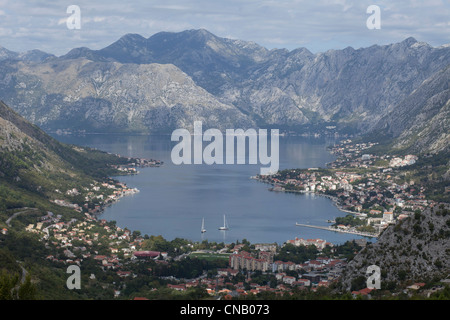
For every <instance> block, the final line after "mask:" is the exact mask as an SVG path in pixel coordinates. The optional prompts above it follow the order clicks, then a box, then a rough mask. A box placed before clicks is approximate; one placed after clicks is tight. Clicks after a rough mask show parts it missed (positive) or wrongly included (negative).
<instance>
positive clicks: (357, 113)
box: [0, 30, 450, 153]
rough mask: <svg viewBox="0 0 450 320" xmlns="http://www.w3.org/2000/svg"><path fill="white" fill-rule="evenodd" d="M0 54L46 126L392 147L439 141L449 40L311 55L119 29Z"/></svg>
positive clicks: (3, 90) (437, 147)
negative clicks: (58, 48)
mask: <svg viewBox="0 0 450 320" xmlns="http://www.w3.org/2000/svg"><path fill="white" fill-rule="evenodd" d="M27 56H30V55H23V54H22V55H21V54H17V53H16V54H14V53H11V52H6V51H1V53H0V60H2V61H0V97H1V98H2V99H3V100H4V101H5V102H6V103H7V104H8V105H10V106H12V107H13V108H15V110H17V111H18V112H19V113H20V114H21V115H23V116H25V117H26V118H27V119H28V120H30V121H32V122H33V123H35V124H38V125H39V126H41V127H42V128H44V129H45V130H50V131H56V130H69V131H83V130H84V131H88V132H111V131H114V132H139V133H152V132H170V131H171V130H173V129H174V128H192V125H193V121H194V120H201V121H203V123H204V126H205V127H214V128H219V129H226V128H249V127H276V128H280V129H285V130H291V131H298V132H311V131H317V130H319V131H320V130H324V129H325V128H335V130H336V131H337V132H339V133H353V134H372V133H377V135H381V136H385V137H386V138H395V139H396V140H395V142H394V144H393V147H394V148H398V149H407V150H412V151H416V152H433V153H434V152H440V151H448V149H449V144H448V132H449V130H448V105H449V104H448V101H449V96H448V94H449V81H448V73H449V71H448V67H449V66H450V47H449V46H442V47H437V48H436V47H432V46H430V45H428V44H426V43H423V42H418V41H417V40H415V39H414V38H408V39H405V40H404V41H402V42H399V43H394V44H390V45H383V46H379V45H373V46H371V47H368V48H360V49H354V48H351V47H348V48H345V49H343V50H329V51H326V52H321V53H312V52H310V51H309V50H307V49H306V48H299V49H295V50H292V51H289V50H286V49H272V50H268V49H266V48H264V47H262V46H259V45H258V44H256V43H253V42H247V41H241V40H233V39H226V38H221V37H218V36H215V35H213V34H212V33H210V32H208V31H206V30H187V31H183V32H178V33H170V32H161V33H157V34H155V35H153V36H151V37H149V38H145V37H142V36H140V35H137V34H127V35H125V36H123V37H121V38H120V39H119V40H118V41H116V42H114V43H112V44H111V45H109V46H107V47H105V48H103V49H100V50H91V49H89V48H75V49H72V50H71V51H69V52H68V53H67V54H65V55H63V56H60V57H55V56H52V55H48V54H47V55H46V54H41V55H38V54H36V55H35V56H39V57H40V58H34V59H31V58H25V57H27Z"/></svg>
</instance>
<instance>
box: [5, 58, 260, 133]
mask: <svg viewBox="0 0 450 320" xmlns="http://www.w3.org/2000/svg"><path fill="white" fill-rule="evenodd" d="M0 96H2V97H3V99H4V100H5V102H6V101H7V103H8V104H11V105H15V106H16V110H17V111H18V112H19V113H20V114H21V115H23V116H24V117H26V118H27V119H29V120H31V121H32V122H33V123H36V124H37V125H39V126H40V127H42V128H44V129H47V130H58V129H63V130H65V129H68V130H72V131H74V130H77V131H84V130H86V131H91V132H92V131H93V132H168V131H169V130H173V129H174V128H191V127H192V126H193V123H194V120H200V121H203V122H204V126H205V127H215V128H234V127H235V126H238V127H243V128H245V127H251V126H253V122H252V121H251V119H249V118H248V117H247V116H246V115H244V114H242V113H241V112H240V111H239V110H237V109H236V107H234V106H232V105H226V104H224V103H221V102H219V101H218V100H217V99H216V98H215V97H214V96H213V95H212V94H210V93H208V92H207V91H206V90H204V89H202V88H200V87H199V86H197V85H196V84H195V83H194V82H193V81H192V79H191V78H190V77H189V76H187V75H186V74H185V73H183V72H182V71H180V70H179V69H178V68H177V67H175V66H173V65H169V64H168V65H161V64H122V63H118V62H93V61H90V60H87V59H83V58H80V59H71V60H59V61H54V60H52V61H49V62H46V63H27V62H23V61H4V62H3V63H1V64H0Z"/></svg>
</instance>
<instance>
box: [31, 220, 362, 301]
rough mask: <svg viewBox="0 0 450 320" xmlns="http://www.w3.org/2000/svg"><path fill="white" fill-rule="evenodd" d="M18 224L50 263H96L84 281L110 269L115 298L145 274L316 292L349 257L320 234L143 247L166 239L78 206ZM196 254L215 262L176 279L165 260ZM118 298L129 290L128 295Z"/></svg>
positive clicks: (209, 287)
mask: <svg viewBox="0 0 450 320" xmlns="http://www.w3.org/2000/svg"><path fill="white" fill-rule="evenodd" d="M25 230H26V231H27V232H31V233H35V234H36V235H38V236H39V239H40V241H43V242H44V243H45V245H46V248H47V249H49V250H50V251H51V252H53V254H50V255H48V256H47V257H46V260H48V261H49V262H52V263H54V264H56V265H60V266H70V265H72V264H75V265H78V266H80V267H81V268H82V267H83V265H85V264H86V263H87V262H88V261H93V262H94V263H95V265H96V266H97V267H96V268H95V269H92V268H90V269H89V270H90V274H89V275H86V276H87V277H88V278H89V280H88V281H89V282H90V283H92V282H95V281H96V279H97V278H102V274H108V275H112V276H113V277H112V278H111V279H115V280H116V281H112V282H111V283H109V284H103V286H105V288H110V289H111V290H112V291H111V292H113V294H114V298H117V299H120V298H122V294H121V291H124V288H126V284H127V280H130V281H131V280H133V279H139V278H140V277H144V278H145V277H147V276H148V275H152V276H154V277H155V278H157V279H159V280H160V283H159V284H158V285H155V287H154V288H151V291H157V290H161V289H162V288H166V289H170V290H174V291H177V292H184V291H187V290H189V288H195V287H202V288H203V289H204V290H205V292H206V294H207V295H209V296H214V297H221V298H223V299H232V298H236V297H246V296H248V295H257V294H263V293H273V294H276V295H284V294H287V295H289V294H292V292H294V291H295V290H312V291H316V290H317V289H318V288H320V287H328V286H330V285H331V284H332V283H333V282H334V281H336V279H337V278H338V277H339V275H340V273H341V272H342V270H343V268H344V267H345V265H346V261H347V259H348V256H347V255H346V254H345V253H344V251H342V252H341V251H336V250H335V249H334V246H333V244H331V243H329V242H326V241H325V240H321V239H298V238H296V239H293V240H288V241H286V243H284V244H282V245H281V246H280V245H278V244H254V245H251V244H250V243H248V242H246V241H245V240H244V241H243V243H233V244H223V243H222V244H215V243H212V244H206V243H200V244H199V243H192V242H189V241H182V245H181V246H178V247H177V248H172V249H171V248H170V246H168V251H167V252H164V251H156V250H148V249H149V248H150V249H158V247H157V246H156V247H151V246H149V243H150V242H152V241H153V240H155V241H154V242H158V241H159V242H160V244H162V243H165V244H166V245H168V244H169V242H168V241H165V240H163V239H162V238H161V237H148V236H142V235H140V233H139V232H131V231H130V230H127V229H122V228H120V227H117V226H115V225H114V223H113V222H107V221H106V220H98V219H97V218H96V217H95V216H94V215H90V214H89V213H84V217H83V218H82V219H72V220H70V221H67V222H64V221H62V220H61V216H60V215H54V214H53V213H52V212H47V213H46V214H45V215H43V216H41V217H39V218H37V222H36V223H31V224H29V225H28V226H27V227H26V228H25ZM156 239H158V241H156ZM365 244H366V241H365V240H357V241H356V242H354V243H352V244H351V245H350V246H349V248H348V250H350V251H349V253H350V254H355V253H356V252H357V251H358V250H359V249H360V248H361V247H363V246H365ZM161 247H163V245H161ZM293 248H298V250H299V253H300V254H299V255H292V256H291V257H293V258H294V259H293V260H295V261H291V260H289V257H290V256H289V254H288V255H286V254H282V253H283V252H284V253H286V252H289V251H286V250H288V249H289V250H292V249H293ZM202 256H203V257H210V258H211V257H212V258H216V259H218V260H219V261H221V263H218V264H217V266H216V268H214V270H207V269H205V270H197V271H198V274H196V275H195V276H194V277H193V278H182V277H180V276H179V275H178V276H177V274H176V273H173V274H171V272H170V271H169V270H170V266H171V265H173V264H174V263H177V262H179V261H181V260H183V259H184V260H185V259H186V258H187V257H192V258H195V257H197V259H200V257H202ZM299 256H304V258H303V259H301V258H299ZM302 260H304V261H302ZM138 266H140V267H138ZM142 266H145V267H142ZM142 270H144V272H143V273H141V272H142ZM125 298H131V297H130V296H129V294H127V295H126V296H125ZM132 298H135V297H132Z"/></svg>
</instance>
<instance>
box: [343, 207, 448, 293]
mask: <svg viewBox="0 0 450 320" xmlns="http://www.w3.org/2000/svg"><path fill="white" fill-rule="evenodd" d="M449 238H450V211H449V207H448V206H447V207H444V206H443V207H442V208H439V207H435V208H433V209H427V210H426V211H424V212H422V213H420V212H416V213H415V214H413V215H411V216H410V217H408V218H405V219H403V220H401V221H400V222H397V223H396V224H395V225H391V226H389V227H388V228H387V229H386V230H385V231H384V232H383V233H382V234H381V236H380V237H379V238H378V240H377V242H375V243H372V244H370V245H368V246H367V247H366V248H364V249H363V250H361V251H360V252H359V253H358V254H357V255H356V256H355V257H354V259H353V260H351V261H350V262H349V264H348V266H347V267H346V269H345V271H344V273H343V275H342V278H341V279H342V281H341V283H340V285H341V289H343V290H344V291H348V290H352V291H353V290H360V289H363V288H366V279H367V277H368V276H367V275H366V271H367V267H369V266H370V265H377V266H378V267H380V269H381V278H380V282H381V289H389V287H395V286H397V285H399V284H400V285H402V284H403V285H406V284H408V283H409V284H412V283H414V282H422V281H425V280H429V279H432V278H433V277H437V278H438V279H445V278H446V277H447V276H448V274H449V272H450V269H449V266H450V241H449Z"/></svg>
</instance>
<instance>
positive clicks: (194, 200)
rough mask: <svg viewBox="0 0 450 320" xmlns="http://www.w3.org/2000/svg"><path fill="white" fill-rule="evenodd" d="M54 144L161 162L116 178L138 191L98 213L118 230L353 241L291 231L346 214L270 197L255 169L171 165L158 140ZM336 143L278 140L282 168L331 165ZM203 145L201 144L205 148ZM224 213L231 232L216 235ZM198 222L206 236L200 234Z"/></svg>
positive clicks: (306, 198)
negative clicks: (138, 172) (115, 224)
mask: <svg viewBox="0 0 450 320" xmlns="http://www.w3.org/2000/svg"><path fill="white" fill-rule="evenodd" d="M56 138H57V139H58V140H60V141H63V142H66V143H72V144H77V145H83V146H89V147H95V148H98V149H101V150H104V151H108V152H113V153H118V154H121V155H123V156H130V157H143V158H153V159H159V160H162V161H164V166H162V167H160V168H144V169H140V174H139V175H135V176H127V177H120V178H119V179H120V180H121V181H122V182H125V183H126V184H127V185H128V186H130V187H135V188H138V189H139V190H140V192H139V193H137V194H135V195H133V196H129V197H125V198H122V199H121V200H120V201H119V202H118V203H116V204H114V205H113V206H110V207H109V208H107V209H106V211H105V212H104V213H103V214H102V216H101V217H102V218H104V219H107V220H115V221H116V222H117V224H118V225H119V226H120V227H127V228H129V229H130V230H139V231H141V233H142V234H148V235H162V236H163V237H164V238H165V239H167V240H172V239H174V238H176V237H179V238H185V239H189V240H192V241H202V240H208V241H217V242H222V241H224V242H226V243H230V242H234V241H236V240H239V241H241V240H242V239H247V240H249V241H250V242H252V243H258V242H265V243H273V242H277V243H279V244H281V243H283V242H285V241H287V240H289V239H294V238H295V237H299V238H305V239H310V238H321V239H324V240H327V241H329V242H332V243H335V244H338V243H343V242H345V241H347V240H350V239H356V238H359V237H357V236H353V235H348V234H341V233H335V232H330V231H325V230H318V229H310V228H304V227H296V226H295V223H296V222H299V223H307V224H314V225H323V226H326V225H328V223H327V222H326V220H328V219H334V218H335V217H337V216H344V215H345V213H342V212H341V211H339V210H338V209H337V208H336V207H335V206H334V205H333V204H332V202H331V201H330V200H329V199H326V198H324V197H320V196H314V195H304V194H287V193H276V192H270V191H268V188H269V187H270V186H269V185H267V184H263V183H261V182H258V181H255V180H252V179H250V176H253V175H255V174H257V173H259V170H260V167H261V165H260V164H258V165H248V164H246V165H206V164H203V165H180V166H176V165H174V164H172V162H171V158H170V153H171V150H172V147H173V146H174V145H175V144H176V143H175V142H171V141H170V136H169V135H164V136H124V135H86V136H57V137H56ZM333 142H334V141H330V140H329V141H325V140H324V139H314V138H304V137H280V169H286V168H310V167H323V166H324V165H325V163H327V162H330V161H332V160H333V156H332V155H331V154H330V153H328V152H327V150H326V146H327V145H330V144H332V143H333ZM205 144H206V143H205ZM223 215H226V218H227V222H228V226H229V230H228V231H220V230H218V227H220V226H221V225H223ZM202 218H204V219H205V228H206V229H207V232H206V233H204V234H202V233H200V229H201V223H202Z"/></svg>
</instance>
